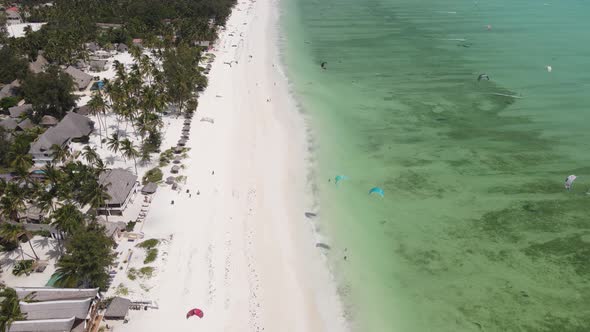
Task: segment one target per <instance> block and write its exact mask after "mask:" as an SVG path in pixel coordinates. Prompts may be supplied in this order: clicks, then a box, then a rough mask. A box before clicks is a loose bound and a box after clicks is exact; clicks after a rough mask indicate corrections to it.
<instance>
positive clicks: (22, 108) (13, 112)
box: [8, 104, 33, 119]
mask: <svg viewBox="0 0 590 332" xmlns="http://www.w3.org/2000/svg"><path fill="white" fill-rule="evenodd" d="M32 110H33V105H31V104H22V105H19V106H13V107H9V108H8V113H10V117H11V118H13V119H14V118H20V117H21V115H24V114H27V113H29V112H30V111H32Z"/></svg>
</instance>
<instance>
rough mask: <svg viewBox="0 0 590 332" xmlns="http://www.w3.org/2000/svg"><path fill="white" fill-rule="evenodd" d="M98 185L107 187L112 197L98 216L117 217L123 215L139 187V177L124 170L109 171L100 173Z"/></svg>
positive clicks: (99, 211)
mask: <svg viewBox="0 0 590 332" xmlns="http://www.w3.org/2000/svg"><path fill="white" fill-rule="evenodd" d="M98 183H100V184H101V185H103V186H105V187H106V189H107V193H108V194H109V196H110V197H111V198H110V199H108V200H107V201H106V204H105V206H103V207H101V208H99V209H98V211H97V212H98V214H102V215H115V216H121V215H123V211H124V210H125V208H126V207H127V204H129V201H130V200H131V197H133V194H135V192H136V191H137V186H138V185H139V182H137V175H135V174H133V173H132V172H129V171H127V170H124V169H122V168H115V169H109V170H106V171H104V172H102V173H100V175H99V176H98Z"/></svg>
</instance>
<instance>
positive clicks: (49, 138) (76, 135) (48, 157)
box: [29, 112, 94, 166]
mask: <svg viewBox="0 0 590 332" xmlns="http://www.w3.org/2000/svg"><path fill="white" fill-rule="evenodd" d="M93 130H94V122H93V121H92V120H90V119H89V118H87V117H85V116H83V115H80V114H76V113H74V112H70V113H68V114H66V116H65V117H64V118H63V119H62V120H61V121H60V122H59V123H58V124H57V125H56V126H55V127H51V128H49V129H47V130H46V131H45V132H44V133H43V134H41V135H40V136H39V137H38V138H37V140H36V141H35V142H33V143H32V144H31V149H30V150H29V153H30V154H31V155H32V156H33V161H34V162H35V165H37V166H43V165H46V164H49V163H50V162H51V161H52V160H53V156H52V152H51V147H52V146H53V145H54V144H56V145H59V146H62V147H65V146H69V144H70V142H71V141H87V140H88V136H89V135H90V133H92V131H93Z"/></svg>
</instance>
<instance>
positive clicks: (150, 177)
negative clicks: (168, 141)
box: [141, 167, 164, 184]
mask: <svg viewBox="0 0 590 332" xmlns="http://www.w3.org/2000/svg"><path fill="white" fill-rule="evenodd" d="M163 177H164V174H163V173H162V170H161V169H160V168H158V167H154V168H152V169H150V170H149V171H147V172H145V174H144V175H143V178H142V180H141V181H142V183H143V184H146V183H148V182H153V183H158V182H160V181H162V178H163Z"/></svg>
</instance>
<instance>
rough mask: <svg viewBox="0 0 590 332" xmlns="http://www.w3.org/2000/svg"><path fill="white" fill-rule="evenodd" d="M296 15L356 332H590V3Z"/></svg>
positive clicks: (335, 5)
mask: <svg viewBox="0 0 590 332" xmlns="http://www.w3.org/2000/svg"><path fill="white" fill-rule="evenodd" d="M283 6H284V8H283V9H284V14H286V15H285V16H284V18H285V19H284V27H285V28H286V29H285V31H286V37H287V43H286V44H285V54H286V57H285V60H286V63H287V67H288V74H289V76H290V78H291V79H292V81H293V83H294V90H295V92H296V94H297V96H298V98H299V101H300V103H301V106H302V109H303V110H304V111H305V112H306V113H307V114H308V115H309V117H310V119H311V128H310V129H311V131H312V137H313V138H314V142H313V147H314V149H313V150H312V157H313V158H314V160H316V161H317V165H316V168H315V173H314V181H315V183H316V189H317V195H318V196H317V197H318V201H319V206H320V210H319V216H320V221H319V224H318V225H317V227H318V229H319V231H320V232H321V233H323V234H326V235H327V236H328V237H329V238H330V240H331V246H332V250H330V251H329V258H330V260H331V264H332V267H333V269H334V271H335V275H336V276H337V278H338V281H339V292H340V293H341V294H342V296H343V298H344V301H345V303H346V314H347V316H348V317H349V319H350V320H351V322H352V326H353V329H354V330H356V331H404V332H412V331H564V332H565V331H590V264H589V263H588V257H590V218H589V217H588V216H589V212H590V195H588V194H587V192H588V191H589V189H590V154H589V152H590V151H589V148H588V147H589V146H590V144H589V143H587V142H589V141H590V130H589V129H590V122H589V121H588V119H590V113H589V112H590V107H589V106H590V93H588V92H589V88H590V44H588V43H587V42H584V40H587V33H588V31H590V21H588V20H587V17H588V13H590V3H588V2H585V1H572V0H564V1H559V2H557V1H555V2H551V3H549V2H547V3H543V2H540V1H532V0H520V1H507V0H498V1H488V2H482V1H459V0H449V1H444V2H441V1H432V0H423V1H415V0H414V1H410V0H374V1H360V0H322V1H319V0H285V1H284V2H283ZM488 25H491V29H488V27H487V26H488ZM323 61H326V62H327V70H322V69H321V68H320V63H321V62H323ZM547 66H551V67H552V69H553V70H552V71H551V72H549V71H548V70H547ZM481 73H486V74H488V75H489V76H490V78H491V80H490V81H477V77H478V75H479V74H481ZM569 174H576V175H577V176H578V177H579V178H578V181H576V183H575V185H574V190H573V191H571V192H566V191H565V190H564V189H563V181H564V179H565V177H566V176H567V175H569ZM336 175H346V176H348V177H349V179H347V180H344V181H341V182H340V183H339V184H338V185H337V186H336V185H335V184H334V180H333V179H334V177H335V176H336ZM328 179H331V181H328ZM373 186H380V187H381V188H383V189H384V191H385V197H384V198H379V197H377V196H369V195H368V190H369V189H370V188H371V187H373ZM344 256H346V257H347V259H346V260H344Z"/></svg>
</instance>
